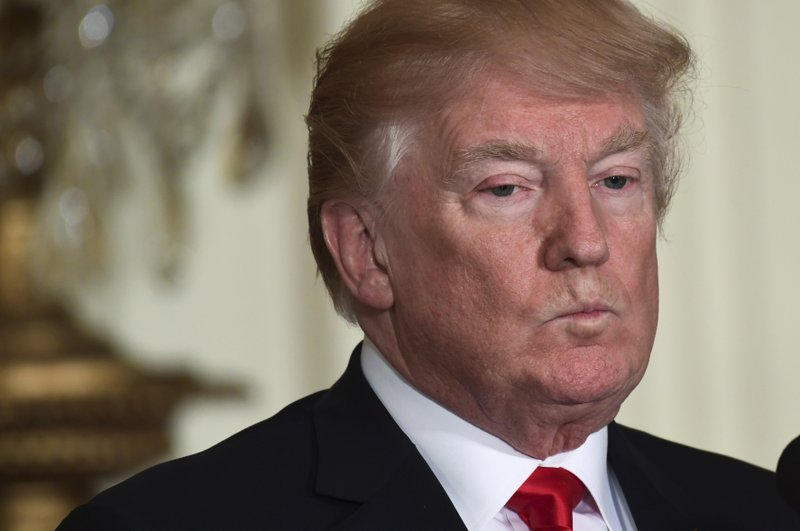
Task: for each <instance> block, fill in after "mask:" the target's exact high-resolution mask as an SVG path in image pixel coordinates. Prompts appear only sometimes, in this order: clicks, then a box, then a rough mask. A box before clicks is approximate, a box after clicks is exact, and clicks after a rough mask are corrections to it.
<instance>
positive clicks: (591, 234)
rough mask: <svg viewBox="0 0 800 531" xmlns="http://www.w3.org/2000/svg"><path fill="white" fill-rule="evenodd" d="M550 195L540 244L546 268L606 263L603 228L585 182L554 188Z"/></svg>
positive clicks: (596, 206) (598, 210)
mask: <svg viewBox="0 0 800 531" xmlns="http://www.w3.org/2000/svg"><path fill="white" fill-rule="evenodd" d="M550 192H551V194H550V197H549V198H548V199H549V201H548V203H549V204H548V205H547V209H546V210H547V212H546V223H545V227H546V236H545V238H544V242H543V253H544V264H545V266H546V267H547V268H548V269H550V270H552V271H559V270H563V269H569V268H575V267H590V266H599V265H601V264H603V263H604V262H606V261H607V260H608V257H609V251H608V241H607V237H606V228H605V226H604V224H603V220H602V217H601V214H602V212H601V211H600V207H599V206H598V205H597V204H596V201H595V199H594V197H593V196H592V191H591V189H590V188H589V184H588V183H587V182H586V180H585V179H580V180H576V182H575V183H574V184H571V183H568V184H562V185H560V186H555V187H553V188H551V190H550Z"/></svg>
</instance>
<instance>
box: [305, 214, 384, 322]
mask: <svg viewBox="0 0 800 531" xmlns="http://www.w3.org/2000/svg"><path fill="white" fill-rule="evenodd" d="M320 214H321V218H322V232H323V235H324V236H325V243H326V244H327V246H328V250H329V251H330V253H331V256H333V260H334V262H335V263H336V268H337V269H338V270H339V275H340V276H341V277H342V280H343V281H344V283H345V285H346V286H347V288H348V289H349V290H350V293H352V294H353V297H355V299H356V300H358V301H359V302H361V303H362V304H365V305H366V306H368V307H370V308H374V309H377V310H388V309H389V308H391V307H392V305H393V304H394V293H393V291H392V285H391V282H390V279H389V275H388V273H387V271H386V269H385V265H386V264H385V262H384V260H383V258H384V255H385V253H384V252H383V249H382V243H381V242H380V241H379V239H378V235H377V234H375V231H374V226H375V223H374V219H373V218H372V216H371V214H370V213H369V212H368V210H367V209H364V208H362V209H357V208H356V207H355V206H353V205H352V204H350V203H348V202H346V201H343V200H333V201H328V202H326V203H324V204H323V205H322V212H321V213H320Z"/></svg>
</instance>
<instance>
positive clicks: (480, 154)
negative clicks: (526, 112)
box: [445, 142, 544, 182]
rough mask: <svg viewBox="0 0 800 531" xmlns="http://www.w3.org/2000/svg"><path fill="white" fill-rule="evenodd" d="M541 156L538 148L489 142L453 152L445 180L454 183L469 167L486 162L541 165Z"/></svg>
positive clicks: (541, 153) (510, 143) (513, 143)
mask: <svg viewBox="0 0 800 531" xmlns="http://www.w3.org/2000/svg"><path fill="white" fill-rule="evenodd" d="M543 156H544V154H543V152H542V150H540V149H539V148H537V147H534V146H531V145H527V144H520V143H516V142H489V143H487V144H481V145H479V146H471V147H468V148H464V149H459V150H456V151H455V153H454V155H453V158H452V162H451V164H450V168H451V171H448V172H446V175H447V177H446V178H445V180H446V181H448V182H455V181H456V180H457V179H458V178H459V176H460V175H462V174H463V173H464V172H466V171H467V170H469V168H470V167H472V166H475V165H477V164H480V163H482V162H485V161H488V160H492V161H520V162H529V163H532V164H537V163H541V161H542V159H543Z"/></svg>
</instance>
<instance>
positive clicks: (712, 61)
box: [83, 0, 800, 468]
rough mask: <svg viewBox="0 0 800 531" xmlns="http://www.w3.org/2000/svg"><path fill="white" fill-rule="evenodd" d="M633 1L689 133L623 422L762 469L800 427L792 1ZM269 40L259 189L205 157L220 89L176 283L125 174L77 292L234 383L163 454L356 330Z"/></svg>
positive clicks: (345, 4)
mask: <svg viewBox="0 0 800 531" xmlns="http://www.w3.org/2000/svg"><path fill="white" fill-rule="evenodd" d="M640 3H641V4H643V5H644V6H645V9H647V10H648V11H651V12H653V13H656V14H657V15H658V16H659V17H663V18H666V19H667V20H669V21H671V23H673V24H674V25H675V26H677V27H678V28H680V29H681V30H682V31H684V32H685V33H686V35H687V36H688V37H689V40H690V41H691V42H692V43H693V44H694V46H695V47H696V48H697V50H698V51H699V53H700V56H701V60H702V65H703V66H702V71H701V74H702V76H701V80H700V82H699V90H698V94H697V100H696V109H697V116H696V119H695V120H694V121H693V122H692V123H690V124H689V128H688V135H687V145H688V147H689V148H690V152H691V164H690V169H689V172H688V173H687V175H686V177H685V178H684V181H683V183H682V187H681V189H680V192H679V194H678V196H677V198H676V201H675V204H674V208H673V210H672V213H671V215H670V217H669V218H668V219H669V220H668V223H667V225H666V237H667V241H664V242H662V245H661V247H660V257H661V264H662V269H661V271H662V316H661V327H660V331H659V335H658V338H657V342H656V348H655V351H654V354H653V360H652V364H651V367H650V370H649V372H648V375H647V376H646V377H645V380H644V382H643V383H642V385H641V386H640V388H639V389H638V390H637V391H636V392H635V393H634V395H633V396H632V398H631V399H630V400H629V402H628V403H627V404H626V406H625V407H624V409H623V412H622V414H621V419H622V420H623V421H624V422H626V423H628V424H631V425H633V426H637V427H641V428H644V429H647V430H651V431H653V432H655V433H657V434H661V435H664V436H666V437H669V438H673V439H676V440H679V441H683V442H686V443H689V444H692V445H696V446H700V447H703V448H708V449H712V450H716V451H721V452H725V453H729V454H731V455H734V456H737V457H740V458H744V459H747V460H749V461H752V462H756V463H758V464H760V465H763V466H766V467H771V468H774V464H775V461H776V459H777V457H778V454H779V452H780V449H781V448H782V447H783V445H785V444H786V443H787V442H788V441H789V440H790V439H791V438H792V437H794V436H795V435H797V433H800V408H798V404H800V386H798V379H800V357H799V356H798V352H797V350H798V345H800V319H799V317H800V310H798V305H800V281H799V280H798V274H797V269H798V266H797V264H798V261H800V237H799V236H798V232H800V221H799V220H798V212H800V207H798V206H797V204H796V203H797V200H798V198H800V178H798V168H800V135H798V133H797V125H796V124H798V123H799V122H800V103H798V97H797V94H800V69H799V68H798V67H797V66H796V65H797V64H798V63H797V57H796V55H797V54H798V52H800V36H798V33H800V32H798V31H797V30H796V28H795V27H794V24H793V21H796V20H800V4H798V3H797V2H796V1H795V0H768V1H756V0H660V1H655V0H651V1H648V2H640ZM355 4H357V2H355V1H353V0H335V1H334V0H318V1H317V2H316V4H315V3H314V2H313V1H311V0H307V1H306V2H303V3H302V5H305V6H308V7H309V8H310V9H309V10H308V13H309V15H308V16H309V17H310V16H311V13H315V14H318V15H320V21H319V23H318V24H317V25H316V27H315V26H313V25H312V26H311V27H312V28H313V30H312V31H310V32H308V34H309V35H312V36H313V37H311V40H314V41H316V43H317V44H318V43H320V42H322V40H324V39H325V37H326V35H328V34H330V33H331V32H333V31H335V29H336V28H337V27H338V25H339V23H340V22H339V21H340V20H341V19H342V18H343V17H345V16H346V15H347V14H349V13H350V12H351V11H352V9H353V7H352V6H353V5H355ZM315 6H316V8H314V7H315ZM288 33H289V32H287V34H288ZM299 35H305V33H299ZM272 45H273V52H272V55H276V54H277V56H276V57H272V59H274V60H275V64H276V68H277V67H286V68H288V67H291V68H290V70H291V71H287V73H282V74H279V75H277V76H276V78H275V79H276V81H275V83H274V87H273V90H272V91H271V93H270V94H269V95H268V96H266V97H267V98H268V99H269V101H270V104H271V105H272V108H273V110H274V112H275V118H276V124H278V126H277V129H276V131H277V134H276V135H275V137H274V138H275V142H276V143H277V145H276V149H275V150H274V151H273V152H272V155H271V158H270V159H269V161H268V163H267V165H266V167H265V168H264V174H263V175H261V176H260V178H259V179H258V180H257V183H256V185H255V186H253V187H250V188H248V189H246V191H244V192H243V191H241V190H234V189H232V188H231V187H230V186H228V185H226V183H225V182H224V180H222V179H219V178H218V176H217V175H216V174H215V173H214V167H215V166H214V157H215V153H216V152H215V146H217V145H219V144H220V143H221V141H222V139H223V137H224V127H223V126H224V124H225V122H226V108H227V107H226V105H230V104H231V103H230V102H229V101H227V100H226V98H225V97H224V95H223V96H222V97H220V98H219V100H218V101H217V103H216V104H215V108H214V120H215V122H214V123H215V124H216V125H217V127H216V128H215V129H213V130H212V132H211V133H210V134H209V137H208V138H207V144H206V147H207V149H206V150H205V154H202V155H198V159H197V161H196V164H195V165H194V166H193V169H192V172H193V175H192V180H191V184H190V186H189V188H188V199H189V207H190V208H189V217H190V219H189V227H190V230H191V233H190V237H189V241H188V243H187V245H188V247H189V249H190V253H189V255H188V260H187V261H186V262H185V263H184V269H183V272H182V273H181V275H180V277H179V282H178V284H177V285H176V286H175V287H173V288H172V289H171V290H166V291H165V290H163V289H161V288H159V286H158V284H157V283H154V282H153V281H152V278H151V275H150V274H149V272H148V271H147V270H146V267H145V266H144V265H142V263H141V253H140V246H139V245H138V244H139V242H140V241H141V240H142V238H143V237H144V236H143V233H144V232H145V229H144V228H142V227H141V225H142V224H141V223H136V220H137V219H138V218H137V216H140V215H141V214H140V212H141V211H140V209H139V208H138V207H137V205H138V204H139V203H138V202H140V201H142V200H143V197H144V195H143V194H144V192H142V189H143V188H142V186H143V185H136V184H135V183H134V185H132V186H131V188H130V191H129V194H128V196H127V197H126V199H125V201H124V202H123V205H122V207H121V210H120V213H119V216H118V217H119V221H118V223H117V224H116V226H115V227H116V228H115V229H114V230H115V231H116V232H115V242H116V244H115V246H114V248H115V249H116V253H117V254H116V255H115V258H114V261H113V266H114V268H115V269H114V273H113V274H112V275H111V277H110V281H109V282H108V283H107V284H106V285H104V286H100V287H94V288H92V289H91V290H87V291H86V292H85V295H84V298H83V299H84V308H85V313H86V315H87V316H88V319H89V320H90V321H91V322H94V323H95V324H96V325H97V326H99V327H101V328H105V329H107V330H108V331H109V332H110V333H111V334H112V335H113V336H114V337H116V338H117V340H118V341H119V342H120V344H122V345H123V346H124V348H125V349H126V350H127V351H128V352H129V353H130V354H131V355H132V356H135V357H138V358H140V359H142V360H144V361H146V362H149V363H154V364H174V363H185V364H187V365H189V366H191V367H193V368H194V369H195V370H198V371H200V372H202V373H203V374H208V375H212V376H226V377H230V378H236V379H240V380H242V381H244V382H246V383H247V384H248V386H249V388H250V390H251V391H250V397H249V399H248V400H247V401H245V402H240V403H234V402H230V403H217V402H211V401H201V402H194V403H192V404H190V405H187V407H185V408H183V409H182V410H181V412H180V414H179V416H178V418H177V423H176V431H175V433H176V441H177V443H176V448H175V454H184V453H188V452H192V451H196V450H199V449H202V448H204V447H206V446H208V445H210V444H212V443H214V442H216V441H218V440H220V439H222V438H223V437H225V436H227V435H228V434H231V433H232V432H234V431H236V430H238V429H240V428H242V427H244V426H246V425H248V424H250V423H252V422H255V421H257V420H259V419H261V418H263V417H265V416H268V415H270V414H272V413H273V412H275V411H276V410H277V409H279V408H280V407H281V406H282V405H284V404H286V403H287V402H288V401H290V400H292V399H294V398H297V397H299V396H301V395H303V394H305V393H307V392H310V391H312V390H315V389H319V388H322V387H324V386H327V385H328V384H329V383H330V382H332V381H333V379H334V378H335V377H336V375H337V374H338V373H339V372H340V371H341V369H342V368H343V366H344V363H345V361H346V359H347V356H348V354H349V351H350V349H351V348H352V346H353V345H354V344H355V342H356V341H357V340H358V337H359V335H360V334H359V332H358V331H357V330H355V329H353V328H350V327H347V326H346V325H345V324H344V323H343V322H341V321H339V320H338V319H337V318H336V317H335V316H334V315H333V313H332V311H331V309H330V305H329V304H328V302H327V300H326V298H325V294H324V290H323V289H322V287H321V284H320V282H318V281H317V282H315V280H314V268H313V265H312V263H311V256H310V252H308V250H307V243H306V236H305V230H306V229H305V218H304V206H303V202H304V197H305V193H306V192H305V175H304V171H305V168H304V163H305V156H304V145H303V144H304V129H303V124H302V117H301V115H302V113H303V112H304V107H305V105H306V101H307V94H308V90H309V86H310V75H311V68H310V57H309V58H308V61H309V62H308V63H307V64H305V63H297V62H296V61H297V58H296V57H294V59H288V58H291V57H293V56H292V55H291V54H289V53H282V52H285V51H286V50H282V49H281V47H285V48H286V49H287V50H288V49H295V48H293V47H292V45H290V44H288V41H282V43H277V44H276V43H274V42H273V43H272ZM301 49H305V48H302V47H301ZM275 50H277V51H275ZM292 61H295V62H292ZM289 62H291V64H289ZM131 141H132V142H135V139H134V140H131Z"/></svg>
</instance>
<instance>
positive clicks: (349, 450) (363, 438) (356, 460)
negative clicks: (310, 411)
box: [314, 347, 465, 531]
mask: <svg viewBox="0 0 800 531" xmlns="http://www.w3.org/2000/svg"><path fill="white" fill-rule="evenodd" d="M360 360H361V357H360V347H357V348H356V351H355V352H354V353H353V356H352V357H351V359H350V363H349V365H348V367H347V370H346V371H345V373H344V375H343V376H342V378H341V379H339V381H338V382H336V384H335V385H334V386H333V387H332V388H331V390H330V391H329V392H328V393H327V394H326V395H325V396H324V397H323V398H322V399H320V401H319V402H318V403H317V405H316V407H315V409H314V425H315V430H316V435H317V442H318V458H319V460H318V471H317V477H316V491H317V493H318V494H320V495H323V496H327V497H330V498H333V499H338V500H342V501H347V502H351V503H352V502H355V503H356V504H358V506H357V507H358V508H357V509H356V510H355V511H354V512H353V513H352V514H351V516H350V517H349V518H347V519H346V520H345V521H344V522H342V523H341V524H340V525H339V526H338V527H336V529H338V530H342V531H344V530H356V529H381V530H386V531H390V530H395V529H396V530H398V531H399V530H401V529H403V530H407V529H415V530H426V529H431V530H434V529H436V530H441V529H447V530H458V529H462V530H463V529H465V528H464V524H463V523H462V522H461V519H460V518H459V516H458V513H457V512H456V510H455V508H454V507H453V505H452V503H451V502H450V499H449V498H448V497H447V494H446V493H445V492H444V489H443V488H442V487H441V485H440V484H439V482H438V481H437V480H436V477H435V476H434V474H433V472H431V470H430V468H429V467H428V465H427V464H426V463H425V461H424V459H423V458H422V456H421V455H420V454H419V452H417V450H416V448H415V447H414V445H413V443H411V441H410V440H409V439H408V437H407V436H406V435H405V433H403V431H402V430H401V429H400V428H399V426H397V424H396V423H395V422H394V420H393V419H392V418H391V416H390V415H389V413H388V412H387V411H386V409H385V408H384V407H383V405H382V404H381V403H380V401H379V399H378V397H377V396H376V395H375V393H374V392H373V391H372V389H371V388H370V387H369V384H368V383H367V381H366V379H365V378H364V376H363V373H362V371H361V362H360Z"/></svg>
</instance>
